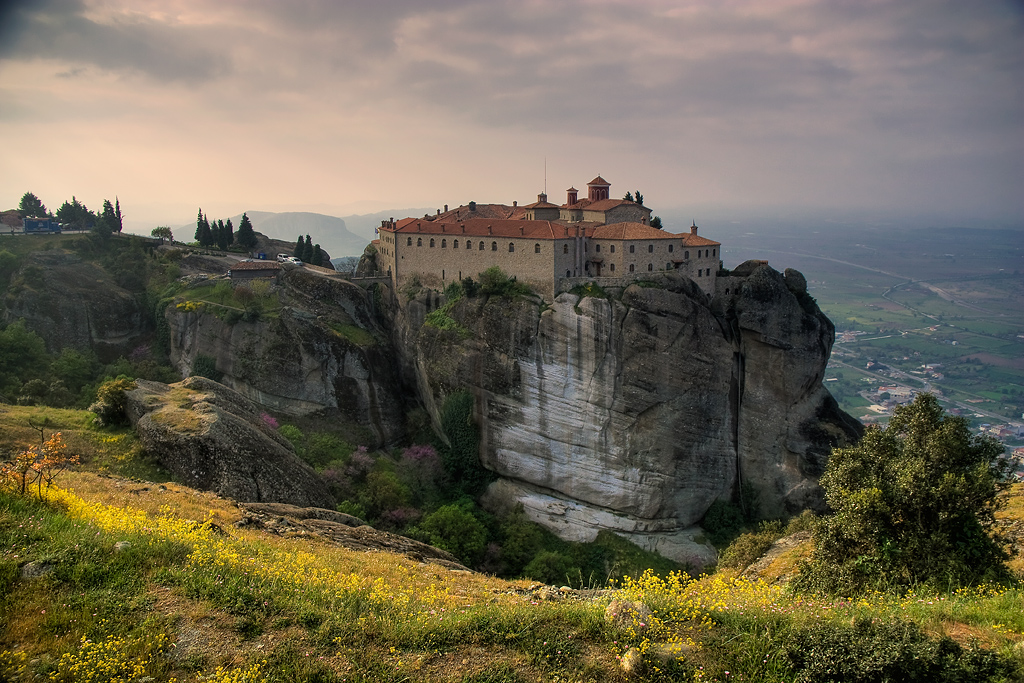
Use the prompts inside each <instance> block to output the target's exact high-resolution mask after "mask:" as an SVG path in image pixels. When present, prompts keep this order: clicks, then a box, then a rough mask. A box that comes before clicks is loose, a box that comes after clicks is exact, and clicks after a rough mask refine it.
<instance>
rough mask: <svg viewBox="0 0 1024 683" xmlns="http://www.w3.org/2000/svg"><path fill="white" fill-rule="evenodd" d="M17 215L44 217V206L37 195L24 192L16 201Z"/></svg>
mask: <svg viewBox="0 0 1024 683" xmlns="http://www.w3.org/2000/svg"><path fill="white" fill-rule="evenodd" d="M18 215H19V216H21V217H22V218H36V217H38V218H45V217H46V207H45V206H44V205H43V202H42V200H40V199H39V197H37V196H35V195H34V194H32V193H31V192H26V193H25V194H23V195H21V201H20V202H19V203H18Z"/></svg>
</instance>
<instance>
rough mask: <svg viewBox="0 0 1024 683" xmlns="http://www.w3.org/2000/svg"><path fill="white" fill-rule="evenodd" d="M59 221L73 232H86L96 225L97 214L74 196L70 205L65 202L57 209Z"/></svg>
mask: <svg viewBox="0 0 1024 683" xmlns="http://www.w3.org/2000/svg"><path fill="white" fill-rule="evenodd" d="M57 220H58V221H60V223H62V224H63V225H66V226H68V227H69V228H71V229H73V230H85V229H87V228H91V227H92V226H93V225H95V224H96V216H95V214H93V212H92V211H90V210H89V209H88V208H86V206H85V204H83V203H82V202H80V201H78V198H77V197H74V196H72V197H71V202H70V203H68V202H67V201H66V200H65V202H64V203H63V204H61V205H60V208H59V209H57Z"/></svg>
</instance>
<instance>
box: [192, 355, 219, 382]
mask: <svg viewBox="0 0 1024 683" xmlns="http://www.w3.org/2000/svg"><path fill="white" fill-rule="evenodd" d="M192 376H193V377H205V378H207V379H212V380H213V381H214V382H219V381H221V379H223V378H224V373H223V372H221V371H220V370H218V369H217V359H216V358H214V357H213V356H206V355H204V354H201V353H200V354H198V355H197V356H196V359H195V361H193V363H192Z"/></svg>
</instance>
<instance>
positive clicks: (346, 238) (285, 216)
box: [174, 209, 431, 258]
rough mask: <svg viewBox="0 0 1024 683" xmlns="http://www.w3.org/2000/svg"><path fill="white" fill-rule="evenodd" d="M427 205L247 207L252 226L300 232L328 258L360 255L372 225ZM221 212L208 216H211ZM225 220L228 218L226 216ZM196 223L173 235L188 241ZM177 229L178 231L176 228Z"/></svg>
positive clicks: (273, 232)
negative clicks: (341, 212)
mask: <svg viewBox="0 0 1024 683" xmlns="http://www.w3.org/2000/svg"><path fill="white" fill-rule="evenodd" d="M429 211H431V210H430V209H389V210H387V211H378V212H377V213H368V214H361V215H353V216H345V217H344V218H339V217H338V216H328V215H326V214H322V213H312V212H309V211H287V212H283V213H273V212H271V211H247V212H246V213H248V215H249V220H251V221H252V226H253V229H255V230H256V232H261V233H263V234H264V235H266V236H267V237H271V238H273V239H277V240H285V241H291V242H293V243H294V241H295V240H297V239H298V238H299V236H300V235H301V236H303V237H305V236H306V235H309V238H310V239H311V240H312V241H313V243H314V244H319V245H320V246H321V247H322V248H323V249H324V250H325V251H326V252H327V253H328V254H330V255H331V258H339V257H342V256H359V255H360V254H362V253H363V249H365V248H366V245H367V244H368V243H369V242H370V241H371V240H374V239H376V233H375V232H374V229H375V228H377V227H379V226H380V222H381V221H382V220H385V219H388V218H405V217H406V216H422V215H423V214H424V213H428V212H429ZM215 218H220V216H210V219H211V220H213V219H215ZM224 220H227V219H226V218H225V219H224ZM241 220H242V214H238V215H236V216H231V222H232V223H233V224H234V226H235V228H236V229H237V228H238V223H239V221H241ZM190 230H191V231H194V230H195V224H194V223H193V224H191V225H184V226H180V227H178V228H175V230H174V232H175V237H177V238H178V239H180V240H182V241H191V239H192V232H189V231H190ZM179 231H180V232H179Z"/></svg>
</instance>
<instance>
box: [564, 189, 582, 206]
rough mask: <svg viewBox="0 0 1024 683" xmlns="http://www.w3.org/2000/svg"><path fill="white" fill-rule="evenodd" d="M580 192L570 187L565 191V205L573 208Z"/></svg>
mask: <svg viewBox="0 0 1024 683" xmlns="http://www.w3.org/2000/svg"><path fill="white" fill-rule="evenodd" d="M577 192H579V190H577V189H576V188H575V187H570V188H569V189H568V190H566V191H565V195H566V196H565V203H566V205H567V206H572V205H573V204H575V203H576V193H577Z"/></svg>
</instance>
